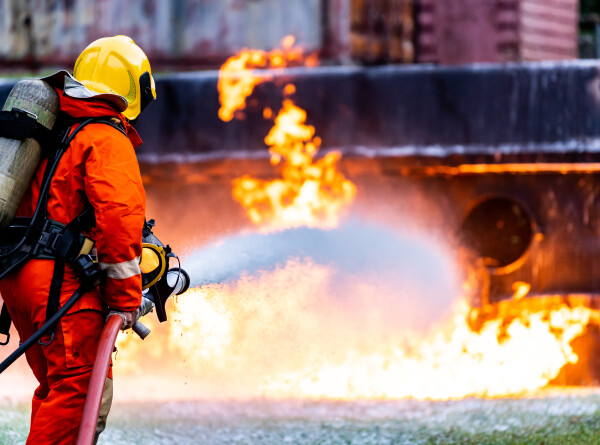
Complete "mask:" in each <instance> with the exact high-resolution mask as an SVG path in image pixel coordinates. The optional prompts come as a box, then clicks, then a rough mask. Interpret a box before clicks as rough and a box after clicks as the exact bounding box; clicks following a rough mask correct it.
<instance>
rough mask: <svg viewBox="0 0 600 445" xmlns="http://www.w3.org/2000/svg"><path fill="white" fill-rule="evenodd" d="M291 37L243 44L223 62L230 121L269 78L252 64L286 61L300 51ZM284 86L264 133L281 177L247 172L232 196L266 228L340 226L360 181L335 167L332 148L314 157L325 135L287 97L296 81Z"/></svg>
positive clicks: (224, 108)
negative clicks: (271, 44)
mask: <svg viewBox="0 0 600 445" xmlns="http://www.w3.org/2000/svg"><path fill="white" fill-rule="evenodd" d="M293 43H294V39H293V37H291V36H288V37H286V38H285V39H284V41H283V43H282V46H283V50H274V51H272V52H270V53H264V52H261V51H254V50H244V51H242V52H241V53H240V54H239V55H237V56H234V57H232V58H231V59H229V60H228V61H227V62H225V64H224V65H223V67H222V68H221V71H220V77H219V93H220V98H221V108H220V110H219V117H220V118H221V119H222V120H224V121H229V120H231V119H232V118H233V117H234V115H235V112H236V111H237V110H241V109H244V108H245V106H246V105H245V104H246V98H247V97H248V96H249V95H250V94H252V91H253V89H254V86H256V85H257V84H258V83H260V82H262V81H263V80H264V79H265V77H259V75H258V74H257V73H256V72H254V71H253V70H252V69H253V68H257V67H265V66H271V67H273V66H275V67H282V66H286V65H287V64H289V63H290V62H297V61H298V60H299V59H300V58H301V57H302V51H301V50H300V49H298V48H297V47H294V46H293ZM267 61H270V62H269V63H267ZM283 91H284V94H285V95H286V96H288V98H286V99H284V101H283V104H282V107H281V110H280V111H279V113H278V114H277V117H276V118H275V124H274V126H273V128H272V129H271V131H270V132H269V134H268V135H267V136H266V137H265V143H266V144H267V146H268V147H269V151H270V154H271V163H272V164H273V165H278V164H282V167H281V174H282V179H276V180H272V181H265V180H261V179H257V178H252V177H250V176H243V177H241V178H238V179H236V180H235V181H234V183H233V197H234V199H235V200H237V201H238V202H240V203H241V204H242V205H243V206H244V208H245V209H246V211H247V213H248V216H249V218H250V220H251V221H252V222H253V223H255V224H257V225H258V226H259V227H260V228H261V230H263V231H270V230H278V229H286V228H292V227H298V226H309V227H322V228H333V227H336V226H337V225H338V223H339V217H340V214H341V213H342V212H343V211H344V210H345V209H347V208H348V207H349V205H350V204H351V203H352V202H353V201H354V197H355V195H356V187H355V186H354V184H352V182H350V181H349V180H347V179H345V178H344V176H343V175H342V174H341V173H340V172H339V171H338V170H337V165H336V164H337V161H338V160H339V159H340V156H341V155H340V153H338V152H331V153H328V154H326V155H325V156H324V157H323V158H321V159H318V160H316V161H315V160H314V157H315V155H317V153H318V151H319V147H320V145H321V140H320V138H319V137H315V128H314V127H313V126H311V125H307V124H306V112H305V111H304V110H303V109H301V108H299V107H298V106H296V105H295V104H294V102H293V101H292V100H291V99H290V98H289V96H290V95H292V94H293V93H294V92H295V87H294V85H293V84H287V85H285V87H284V89H283ZM271 115H272V111H271V109H270V108H269V109H265V110H264V112H263V116H264V117H265V118H267V119H268V118H270V116H271Z"/></svg>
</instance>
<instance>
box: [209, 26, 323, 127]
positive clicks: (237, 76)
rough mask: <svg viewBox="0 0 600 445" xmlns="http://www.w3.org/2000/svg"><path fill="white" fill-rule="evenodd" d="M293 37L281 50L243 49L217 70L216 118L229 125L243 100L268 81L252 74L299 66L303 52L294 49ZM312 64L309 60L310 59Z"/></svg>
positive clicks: (296, 48)
mask: <svg viewBox="0 0 600 445" xmlns="http://www.w3.org/2000/svg"><path fill="white" fill-rule="evenodd" d="M295 40H296V39H295V38H294V36H286V37H284V38H283V40H282V42H281V45H282V47H283V49H274V50H273V51H270V52H266V51H262V50H255V49H243V50H242V51H240V53H238V54H236V55H235V56H232V57H230V58H229V59H227V61H226V62H225V63H224V64H223V66H221V69H220V70H219V81H218V85H217V87H218V89H219V100H220V103H221V107H220V108H219V118H220V119H221V120H223V121H225V122H229V121H231V120H232V119H233V118H234V117H235V113H236V112H237V111H239V110H243V109H245V108H246V98H247V97H248V96H250V95H251V94H252V91H254V87H255V86H256V85H258V84H259V83H261V82H264V81H266V80H268V77H267V76H260V75H258V74H257V73H256V72H255V71H254V70H256V69H262V68H284V67H286V66H288V65H290V64H297V63H300V62H301V61H302V60H303V58H304V54H303V51H302V48H300V47H297V46H294V43H295ZM310 60H312V59H310Z"/></svg>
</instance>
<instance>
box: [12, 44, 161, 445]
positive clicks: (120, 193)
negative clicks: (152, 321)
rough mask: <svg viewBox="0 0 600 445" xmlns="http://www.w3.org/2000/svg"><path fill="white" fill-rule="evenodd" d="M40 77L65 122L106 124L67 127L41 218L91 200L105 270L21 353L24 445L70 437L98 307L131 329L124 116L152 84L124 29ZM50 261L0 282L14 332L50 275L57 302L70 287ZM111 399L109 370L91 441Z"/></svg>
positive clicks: (135, 175) (134, 301)
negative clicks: (70, 134) (68, 135)
mask: <svg viewBox="0 0 600 445" xmlns="http://www.w3.org/2000/svg"><path fill="white" fill-rule="evenodd" d="M43 80H45V81H46V82H48V83H49V84H50V85H52V86H54V87H55V89H56V90H57V92H58V95H59V100H60V110H61V113H62V115H63V117H65V119H72V121H70V122H73V126H72V128H71V131H72V130H73V128H75V127H76V124H75V122H76V121H79V122H80V121H81V119H82V118H89V117H95V116H104V117H106V118H108V119H105V120H106V121H107V122H108V123H112V124H111V125H109V124H107V123H106V122H95V123H90V124H88V125H86V126H85V127H84V128H83V129H81V131H79V132H78V133H77V134H76V136H75V138H74V139H73V140H72V142H71V143H70V145H69V148H68V149H67V151H66V152H65V154H64V155H63V157H62V158H61V160H60V162H59V163H58V167H57V169H56V172H55V174H54V176H53V177H52V181H51V183H50V189H49V193H48V202H47V217H48V219H49V220H53V221H56V222H58V223H60V224H63V225H67V224H68V223H69V222H70V221H72V220H73V219H74V218H76V217H77V216H78V215H80V214H81V213H82V212H83V211H84V210H85V208H86V206H90V205H91V208H92V209H93V213H94V215H95V226H93V227H92V228H91V229H90V230H88V231H86V232H85V233H84V235H86V236H87V237H89V238H91V239H92V240H94V241H95V249H96V252H97V258H98V262H99V264H100V267H101V269H102V270H103V271H104V272H105V279H104V280H103V281H102V283H101V284H100V285H99V286H98V287H96V288H94V289H93V290H92V291H89V292H86V293H85V294H84V295H83V296H82V297H81V298H80V299H79V301H78V302H77V303H76V304H75V306H74V307H73V308H72V309H71V310H70V311H69V313H68V314H67V315H66V316H64V317H63V318H62V319H61V320H60V321H59V322H58V324H57V325H56V327H55V328H54V330H53V332H52V333H51V334H49V335H46V336H45V337H44V338H43V339H42V340H43V341H41V342H40V344H35V345H34V346H33V347H32V348H31V349H29V350H28V351H27V353H26V357H27V362H28V363H29V366H30V367H31V369H32V371H33V373H34V375H35V377H36V379H37V380H38V382H39V386H38V387H37V389H36V390H35V392H34V395H33V401H32V412H31V428H30V431H29V436H28V439H27V444H36V445H37V444H73V443H75V441H76V438H77V433H78V430H79V424H80V422H81V416H82V411H83V406H84V402H85V398H86V394H87V390H88V383H89V379H90V375H91V372H92V367H93V364H94V360H95V354H96V350H97V347H98V342H99V339H100V334H101V331H102V328H103V326H104V322H105V318H106V315H107V313H108V311H116V312H119V313H120V314H121V315H122V317H123V318H124V324H123V326H122V329H127V328H130V327H131V326H132V325H133V323H134V322H135V321H136V317H137V308H138V307H139V305H140V301H141V291H142V289H141V286H142V284H141V276H140V267H139V257H140V255H141V251H142V229H143V227H144V215H145V205H146V204H145V193H144V188H143V185H142V179H141V175H140V170H139V165H138V163H137V159H136V156H135V152H134V148H135V147H137V146H138V145H140V144H141V139H140V137H139V135H138V134H137V133H136V131H135V130H134V128H133V127H132V122H135V120H136V119H137V118H138V116H139V114H140V113H141V112H142V110H143V109H144V108H145V107H146V106H147V105H148V104H149V103H150V102H151V101H152V100H153V99H155V97H156V92H155V86H154V80H153V78H152V74H151V70H150V64H149V62H148V58H147V57H146V55H145V54H144V52H143V51H142V50H141V49H140V48H139V47H138V46H137V45H136V44H135V43H134V41H133V40H132V39H131V38H129V37H126V36H115V37H107V38H102V39H99V40H96V41H95V42H93V43H91V44H90V45H89V46H88V47H87V48H86V49H85V50H84V51H83V52H82V53H81V55H80V56H79V57H78V59H77V61H76V63H75V69H74V73H73V76H71V75H69V74H68V73H67V72H66V71H61V72H59V73H56V74H54V75H52V76H50V77H48V78H45V79H43ZM45 164H46V161H44V160H43V161H42V162H41V163H40V165H39V167H38V169H37V171H36V173H35V175H34V178H33V180H32V183H31V185H30V187H29V189H28V190H27V192H26V194H25V197H24V198H23V200H22V202H21V205H20V207H19V210H18V212H17V215H18V216H22V217H31V216H32V215H33V212H34V210H35V207H36V204H37V202H38V196H39V194H40V186H41V184H42V183H43V176H44V170H45ZM55 263H56V261H55V260H54V261H53V260H52V259H48V258H34V259H31V260H29V261H28V262H27V263H25V265H24V266H22V267H20V268H19V269H17V270H16V271H13V272H11V273H10V274H9V275H7V276H6V277H5V278H4V279H2V280H1V281H0V294H1V295H2V298H3V299H4V302H5V304H6V306H7V308H8V312H9V313H10V316H11V318H12V320H13V323H14V325H15V327H16V329H17V332H18V334H19V336H20V338H21V339H22V340H25V339H27V338H29V337H30V336H31V335H32V334H33V333H34V332H35V331H36V330H37V329H39V328H40V327H41V326H42V325H43V324H44V322H45V321H46V317H47V308H48V306H49V294H50V293H51V286H55V287H56V286H57V282H58V286H59V290H60V291H59V292H58V293H57V295H59V300H60V301H59V302H58V303H59V304H60V305H62V304H64V303H65V301H66V300H68V299H69V297H70V296H71V295H72V294H73V293H74V292H75V290H76V289H77V288H78V286H79V283H78V280H77V278H76V276H75V273H74V272H73V270H72V269H71V267H70V266H69V265H68V264H67V265H62V264H61V265H59V266H57V267H55ZM56 276H59V278H60V277H61V276H62V280H60V279H58V280H57V279H56ZM111 400H112V372H111V371H110V370H109V375H108V378H107V381H106V385H105V393H104V397H103V402H102V407H101V415H100V419H99V421H98V428H97V433H96V440H97V437H98V434H99V433H100V432H101V431H102V430H103V429H104V425H105V420H106V416H107V415H108V410H109V409H110V404H111Z"/></svg>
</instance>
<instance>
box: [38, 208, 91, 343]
mask: <svg viewBox="0 0 600 445" xmlns="http://www.w3.org/2000/svg"><path fill="white" fill-rule="evenodd" d="M94 222H95V218H94V209H93V207H92V206H91V205H90V204H88V205H87V206H86V208H85V210H84V211H83V212H81V213H80V214H79V215H78V216H77V217H76V218H75V219H73V220H72V221H71V222H70V223H69V224H67V225H66V227H65V228H64V230H63V231H62V233H61V234H60V236H61V238H60V239H59V242H58V243H53V244H56V246H55V249H56V258H55V260H54V271H53V273H52V281H51V282H50V292H49V294H48V304H47V306H46V321H48V320H50V319H51V318H52V317H54V315H55V314H56V313H57V312H58V308H59V307H60V291H61V289H62V283H63V279H64V277H65V264H66V263H73V262H74V261H75V259H76V258H77V256H79V254H80V253H81V249H82V248H83V247H84V246H85V242H84V246H82V245H81V244H80V243H79V238H80V234H81V232H83V231H85V230H88V229H90V228H91V227H92V226H93V225H94ZM53 247H54V246H53ZM48 334H50V340H49V341H48V342H47V343H44V342H42V340H41V339H40V340H39V343H40V344H41V345H48V344H50V343H52V340H53V339H54V329H52V330H51V331H49V332H48Z"/></svg>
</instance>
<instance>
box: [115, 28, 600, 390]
mask: <svg viewBox="0 0 600 445" xmlns="http://www.w3.org/2000/svg"><path fill="white" fill-rule="evenodd" d="M283 47H284V48H283V50H276V51H272V52H269V53H267V52H262V51H253V50H247V51H244V52H242V53H241V54H240V55H238V56H235V57H233V58H232V59H230V60H229V61H227V63H225V65H224V66H223V68H222V72H221V76H220V79H219V91H220V94H221V105H222V107H221V109H220V111H219V116H220V117H221V119H223V120H225V121H229V120H231V119H232V118H234V117H235V115H236V112H239V111H240V110H243V109H244V107H245V101H246V98H247V97H248V96H249V95H250V94H252V91H253V89H254V87H255V86H256V85H257V84H258V83H260V82H262V81H264V80H265V79H266V77H265V76H262V77H261V76H259V75H258V74H257V73H256V72H254V71H253V69H255V68H263V67H271V68H273V67H282V66H285V65H286V64H288V63H290V61H292V60H293V61H298V60H299V57H300V56H298V54H301V53H300V52H299V51H298V50H296V49H294V48H293V39H291V38H288V39H286V41H285V43H284V45H283ZM294 92H295V88H294V86H293V85H291V84H290V85H287V86H285V88H284V95H285V97H286V98H285V99H284V101H283V104H282V107H281V109H280V110H279V112H278V113H277V116H276V117H275V119H274V126H273V128H272V129H271V131H270V132H269V134H268V135H267V136H266V138H265V143H266V144H267V146H268V147H269V150H270V155H271V162H272V164H273V165H275V166H278V168H279V169H280V171H281V175H282V178H281V179H275V180H272V181H266V180H262V179H257V178H252V177H249V176H245V177H242V178H238V179H236V180H235V181H234V183H233V196H234V198H235V199H236V200H237V201H239V202H240V203H241V204H242V205H243V206H244V207H245V208H246V210H247V212H248V215H249V217H250V219H251V220H252V222H254V223H255V224H256V225H257V226H258V227H259V229H260V230H266V231H273V230H281V229H286V228H290V227H297V226H300V225H303V226H310V227H321V228H328V229H331V228H335V227H337V225H338V223H339V219H340V215H342V214H343V211H344V210H345V209H347V208H348V206H349V205H350V204H351V203H352V201H353V199H354V197H355V194H356V188H355V186H354V184H353V183H352V182H350V181H349V180H347V179H346V178H344V176H343V175H342V174H341V173H340V172H339V171H338V170H337V169H336V164H337V161H338V159H339V156H340V155H339V154H338V153H328V154H327V155H326V156H324V157H322V158H320V159H317V160H315V156H316V155H317V154H318V151H319V147H320V143H321V141H320V139H319V138H318V137H317V136H315V128H314V127H313V126H311V125H308V124H307V123H306V120H307V116H306V112H305V111H304V110H302V109H301V108H299V107H298V106H297V105H295V104H294V102H293V101H292V99H291V98H290V96H291V95H292V94H294ZM272 115H273V112H272V110H271V109H270V108H266V109H264V110H263V116H264V117H265V118H266V119H271V117H272ZM333 269H334V268H333V266H325V265H318V264H314V263H312V262H311V261H310V260H298V259H295V260H289V261H288V263H287V264H285V265H283V266H282V265H280V266H279V267H277V268H276V269H275V270H270V271H262V272H259V273H256V274H254V275H245V276H242V277H241V278H239V279H238V281H237V282H230V283H224V284H215V285H210V286H203V287H200V288H195V289H191V290H189V291H188V292H187V293H186V294H185V295H183V296H182V297H180V299H179V302H178V303H177V305H176V306H175V309H173V307H171V311H170V315H169V318H170V319H171V322H170V323H169V324H168V327H167V328H166V329H168V333H163V334H165V335H164V336H163V339H162V340H161V337H160V335H159V334H160V333H157V335H155V336H154V338H158V340H156V341H158V344H154V345H153V347H151V348H149V349H150V353H151V354H152V355H153V357H154V359H156V360H157V362H158V363H161V364H163V363H164V357H165V355H168V356H170V357H172V358H173V360H172V361H173V362H176V363H183V365H181V366H182V367H183V368H184V369H185V371H184V372H182V374H185V375H186V376H187V380H186V381H185V383H186V386H185V387H184V388H183V389H182V391H181V394H182V395H183V396H184V397H194V396H200V397H210V396H217V397H226V398H231V397H237V398H248V397H263V396H266V397H272V398H284V397H294V398H331V399H357V398H370V399H373V398H374V399H401V398H416V399H440V400H445V399H454V398H462V397H468V396H480V397H498V396H507V395H517V394H523V393H530V392H533V391H536V390H539V389H540V388H542V387H544V386H546V385H547V384H548V383H549V382H550V381H551V380H552V379H554V378H555V377H556V376H557V375H558V373H559V372H560V370H561V368H563V366H564V365H566V364H568V363H575V362H577V360H578V358H577V355H576V354H575V353H574V352H573V349H572V348H571V345H570V343H571V341H572V340H573V339H575V338H576V337H578V336H579V335H581V333H582V332H583V331H584V329H585V328H586V326H587V324H588V323H591V322H594V323H597V322H598V314H597V312H595V311H592V310H590V309H587V308H585V307H583V306H581V307H572V306H570V307H568V306H567V305H565V304H562V303H559V304H556V305H555V306H554V307H552V308H551V309H547V308H545V309H543V308H535V307H534V306H530V307H529V306H528V303H529V302H530V301H528V299H527V296H528V294H529V292H530V290H531V286H530V284H529V283H525V282H520V281H519V282H516V283H514V286H513V291H514V295H513V299H512V302H514V303H515V304H516V303H518V304H519V305H521V306H520V307H521V308H526V309H527V310H522V311H521V312H520V313H519V314H518V316H516V317H514V318H512V319H510V320H507V319H503V318H502V317H501V316H498V317H496V318H492V319H490V320H488V321H487V322H483V324H481V326H479V327H478V328H475V327H474V326H473V325H474V323H472V321H473V315H476V314H477V312H476V310H474V309H472V308H470V307H469V305H468V304H467V303H466V301H465V300H464V299H458V302H457V303H456V304H455V305H454V309H453V312H452V314H451V315H450V316H448V317H447V318H446V319H445V320H437V322H436V323H433V324H432V323H431V320H429V322H424V323H423V326H422V329H414V328H411V329H408V328H406V327H405V324H407V323H408V322H409V321H412V320H413V319H414V318H418V317H423V316H426V314H427V312H428V308H427V307H418V304H422V301H421V299H422V296H421V295H396V294H394V295H391V296H390V298H389V299H388V300H387V301H383V300H381V298H380V297H381V295H383V294H385V293H386V292H388V293H389V292H390V291H389V289H386V283H384V282H375V283H374V282H369V281H368V279H367V278H366V277H356V276H349V277H345V278H344V280H343V281H347V282H346V283H344V284H343V286H345V287H344V289H343V292H342V296H340V295H334V294H335V291H333V292H332V288H334V287H335V286H333V284H332V283H334V282H335V283H336V285H338V286H339V282H338V281H339V278H338V277H335V276H334V270H333ZM473 278H474V279H477V277H473ZM466 284H467V286H466V287H465V289H468V288H469V283H466ZM471 284H472V283H471ZM475 288H476V286H475ZM459 292H460V291H458V290H457V291H456V293H455V294H454V295H447V298H448V300H450V301H451V300H453V299H454V298H456V297H457V295H458V293H459ZM398 299H401V300H403V301H405V302H406V304H405V305H404V306H402V307H398V306H397V305H395V304H396V303H394V305H390V303H389V302H390V301H395V300H398ZM424 314H425V315H424ZM165 337H166V338H165ZM150 341H155V340H153V339H152V338H151V339H150ZM138 345H139V342H138V341H137V340H135V339H132V337H131V336H128V337H127V336H126V337H123V338H122V339H121V340H120V347H121V349H122V352H121V354H122V355H124V356H126V357H135V355H136V351H135V349H136V348H138V347H139V346H138ZM143 353H144V354H145V355H148V348H144V352H143ZM117 361H118V360H117ZM128 363H130V364H132V367H131V368H130V369H129V370H130V371H132V372H133V371H135V359H133V360H129V359H128V360H126V361H125V363H123V362H122V363H120V364H118V366H117V367H116V371H117V372H124V371H127V370H128V366H127V364H128ZM179 366H180V365H178V367H179ZM179 372H181V371H179ZM194 376H197V377H198V380H199V381H200V383H198V382H196V384H197V385H199V386H198V387H196V386H195V384H193V381H194V380H195V379H194ZM188 381H189V383H190V384H189V385H187V383H188ZM174 385H175V384H174V383H173V384H171V386H170V387H169V388H168V389H167V391H168V394H167V396H168V397H173V395H174ZM195 388H200V389H198V392H195V391H196V390H195Z"/></svg>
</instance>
